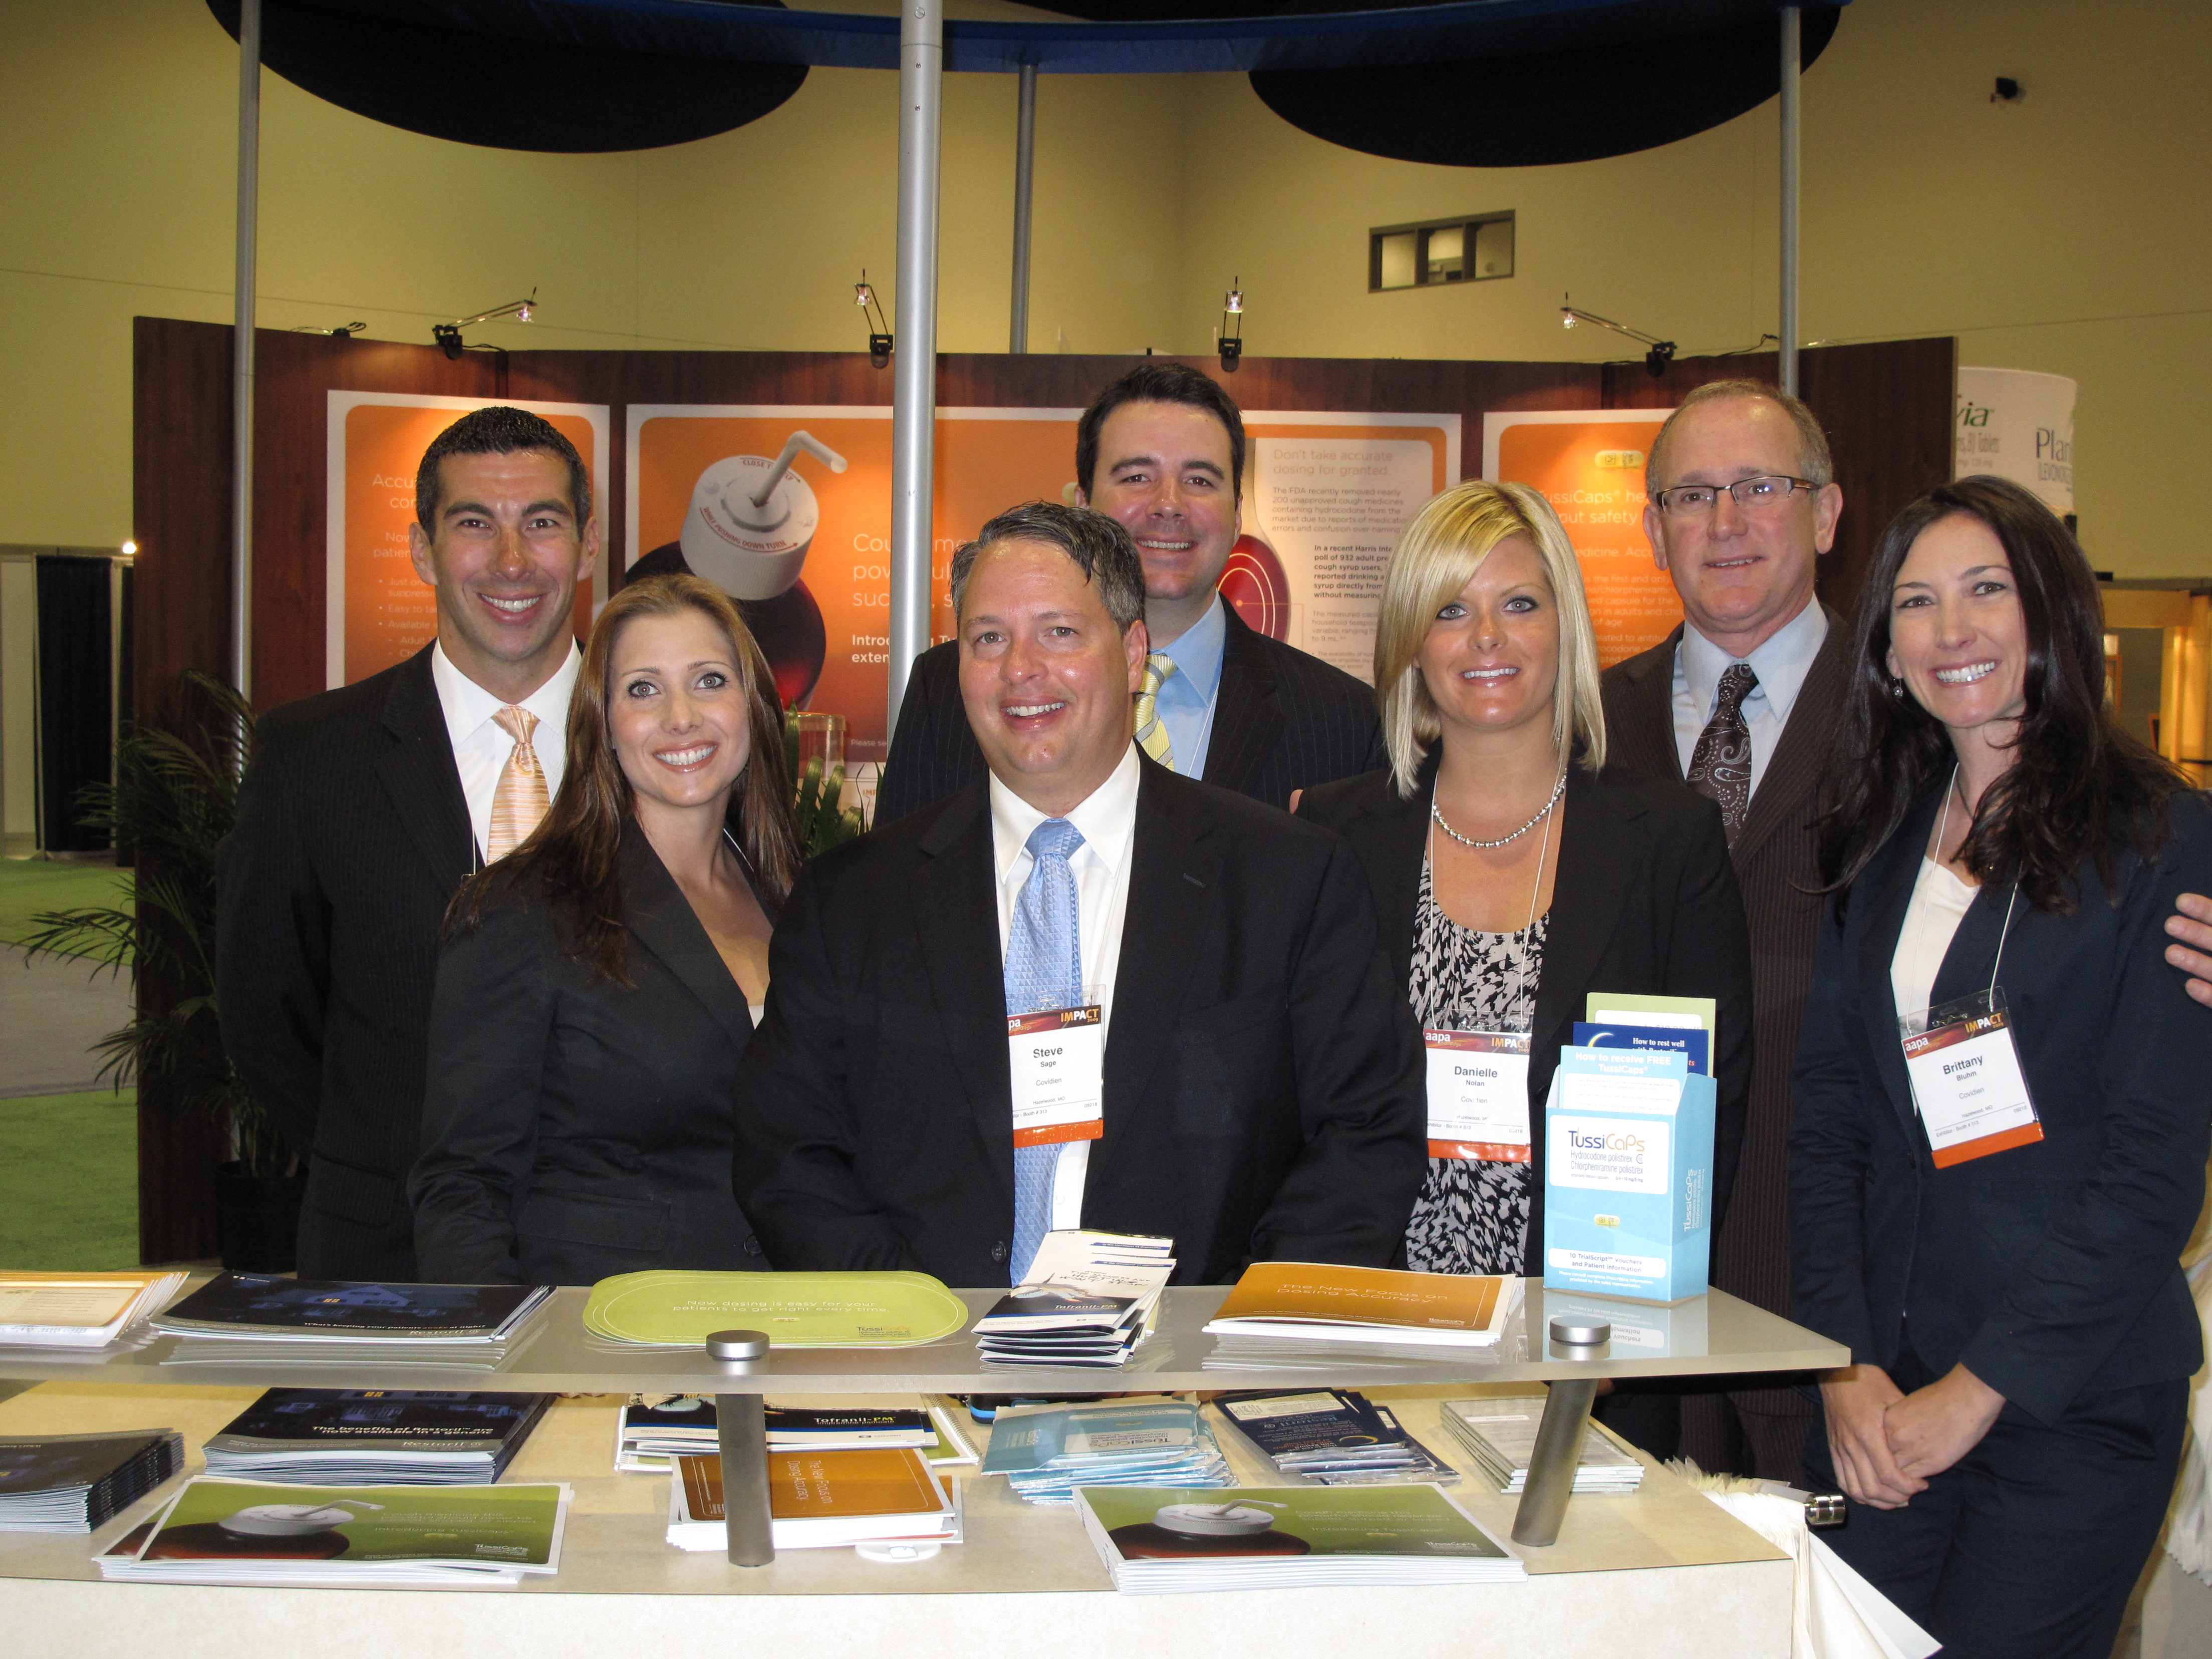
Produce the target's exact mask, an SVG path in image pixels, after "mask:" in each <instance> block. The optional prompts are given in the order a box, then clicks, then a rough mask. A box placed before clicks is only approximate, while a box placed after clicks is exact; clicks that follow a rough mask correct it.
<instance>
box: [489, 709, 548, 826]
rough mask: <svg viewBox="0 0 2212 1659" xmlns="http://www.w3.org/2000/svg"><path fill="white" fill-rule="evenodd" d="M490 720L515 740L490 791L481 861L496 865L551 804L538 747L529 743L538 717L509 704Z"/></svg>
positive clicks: (535, 823)
mask: <svg viewBox="0 0 2212 1659" xmlns="http://www.w3.org/2000/svg"><path fill="white" fill-rule="evenodd" d="M492 719H493V720H495V721H496V722H497V723H498V726H499V729H500V730H501V731H502V732H506V733H507V736H509V737H510V738H513V739H514V750H513V753H511V754H509V755H508V756H507V764H506V765H504V766H502V767H501V768H500V769H499V787H498V788H497V789H495V791H493V792H492V798H491V833H490V834H489V836H487V837H486V838H485V846H484V860H485V861H486V862H487V863H490V864H496V863H498V862H499V860H501V859H503V858H505V857H506V856H507V854H509V853H512V852H513V850H514V849H515V848H518V847H520V846H521V845H522V843H523V842H525V841H526V840H527V839H528V838H529V836H530V832H531V831H532V830H533V829H536V828H537V827H538V820H539V819H540V818H542V817H544V816H545V809H546V807H547V806H548V805H550V800H549V798H548V797H547V795H546V793H545V769H544V768H543V767H542V766H540V765H538V750H536V749H534V748H532V746H531V743H530V734H531V733H532V732H535V731H536V730H537V729H538V716H537V715H535V714H532V713H531V712H530V711H529V710H528V709H527V708H515V707H514V706H513V705H512V704H509V705H508V706H507V708H502V709H501V710H500V711H499V713H497V714H494V715H493V716H492Z"/></svg>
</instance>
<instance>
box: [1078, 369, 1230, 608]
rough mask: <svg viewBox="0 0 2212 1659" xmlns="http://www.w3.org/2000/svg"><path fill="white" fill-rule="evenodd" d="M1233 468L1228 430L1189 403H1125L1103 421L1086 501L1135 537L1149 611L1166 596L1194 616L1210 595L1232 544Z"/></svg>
mask: <svg viewBox="0 0 2212 1659" xmlns="http://www.w3.org/2000/svg"><path fill="white" fill-rule="evenodd" d="M1230 466H1231V461H1230V454H1229V432H1228V428H1225V427H1224V426H1223V425H1222V424H1221V422H1219V421H1218V419H1216V418H1215V417H1214V416H1213V415H1212V413H1211V412H1210V411H1209V410H1203V409H1199V408H1196V407H1194V405H1192V404H1162V403H1134V404H1122V405H1121V407H1120V408H1118V409H1116V410H1115V411H1114V412H1113V413H1112V414H1110V415H1109V416H1107V417H1106V421H1105V423H1104V425H1103V426H1102V427H1100V428H1099V429H1098V465H1097V471H1096V472H1095V473H1094V474H1093V475H1092V477H1091V493H1090V494H1089V495H1086V496H1085V498H1084V504H1085V506H1086V507H1096V508H1097V510H1098V511H1099V512H1101V513H1107V514H1108V515H1109V516H1111V517H1113V518H1116V519H1119V520H1121V522H1122V524H1123V525H1125V526H1127V528H1128V532H1129V534H1130V535H1131V536H1132V537H1133V538H1135V539H1136V543H1137V555H1138V556H1139V558H1141V559H1142V560H1143V561H1144V562H1145V598H1146V615H1147V616H1148V617H1149V616H1150V615H1151V614H1152V609H1153V606H1154V605H1155V604H1158V603H1159V602H1163V601H1164V602H1165V605H1166V607H1167V608H1168V609H1170V610H1176V608H1177V607H1179V606H1180V607H1182V609H1187V610H1188V611H1190V612H1191V613H1192V619H1194V618H1195V615H1196V613H1197V612H1198V611H1200V610H1202V609H1203V608H1204V605H1205V602H1206V600H1208V599H1211V598H1212V593H1213V589H1214V586H1215V584H1216V583H1218V582H1219V581H1220V580H1221V573H1222V571H1223V570H1224V569H1225V568H1226V567H1227V565H1228V563H1229V554H1230V550H1231V549H1232V548H1234V547H1235V546H1236V545H1237V480H1236V478H1235V477H1233V476H1232V475H1231V471H1230ZM1184 625H1185V626H1188V622H1187V621H1186V623H1185V624H1184ZM1180 631H1181V629H1176V632H1178V633H1179V632H1180ZM1165 637H1168V636H1164V637H1163V642H1165Z"/></svg>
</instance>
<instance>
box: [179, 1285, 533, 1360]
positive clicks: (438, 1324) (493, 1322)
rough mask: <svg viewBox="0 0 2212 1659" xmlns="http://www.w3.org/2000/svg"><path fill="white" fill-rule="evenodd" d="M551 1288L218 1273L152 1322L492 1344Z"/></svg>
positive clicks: (280, 1337) (411, 1342)
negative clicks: (397, 1282) (370, 1281)
mask: <svg viewBox="0 0 2212 1659" xmlns="http://www.w3.org/2000/svg"><path fill="white" fill-rule="evenodd" d="M552 1294H553V1291H552V1287H551V1286H550V1285H384V1284H374V1283H368V1282H363V1281H354V1280H327V1279H284V1278H279V1277H277V1276H276V1275H274V1274H270V1273H223V1274H221V1275H219V1276H218V1277H216V1278H215V1279H210V1281H209V1282H208V1283H207V1284H204V1285H201V1286H200V1287H199V1289H197V1291H193V1292H192V1293H191V1295H190V1296H188V1297H185V1299H184V1300H183V1301H181V1302H179V1303H178V1304H176V1305H175V1306H174V1307H173V1308H170V1309H168V1310H166V1311H165V1312H163V1313H162V1314H161V1316H159V1317H158V1318H156V1319H155V1322H154V1327H155V1329H156V1330H161V1331H166V1332H167V1333H169V1334H171V1335H173V1336H190V1337H192V1338H195V1339H200V1340H207V1339H214V1340H224V1341H231V1340H247V1341H256V1342H313V1343H325V1342H326V1343H347V1344H352V1345H355V1346H369V1347H375V1348H379V1349H382V1350H384V1351H385V1352H390V1350H391V1348H392V1346H404V1347H415V1346H424V1347H428V1346H434V1345H435V1346H446V1345H449V1344H450V1345H455V1346H471V1345H474V1346H497V1345H500V1344H503V1343H506V1342H507V1341H510V1340H512V1339H513V1336H514V1334H515V1333H516V1332H517V1331H518V1330H519V1329H520V1328H521V1327H522V1326H523V1325H524V1324H525V1323H526V1322H527V1321H528V1320H529V1318H530V1316H532V1314H534V1313H536V1312H537V1311H538V1309H539V1308H540V1307H541V1306H543V1305H544V1302H545V1299H546V1298H547V1297H550V1296H551V1295H552Z"/></svg>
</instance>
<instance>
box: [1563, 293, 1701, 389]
mask: <svg viewBox="0 0 2212 1659" xmlns="http://www.w3.org/2000/svg"><path fill="white" fill-rule="evenodd" d="M1568 301H1569V296H1568V295H1564V294H1563V295H1560V296H1559V326H1560V327H1561V328H1572V327H1574V325H1576V324H1577V323H1588V324H1589V325H1590V326H1591V327H1592V328H1609V329H1611V330H1612V331H1613V332H1614V333H1615V334H1620V335H1625V336H1626V337H1628V338H1629V339H1632V340H1633V341H1635V342H1636V343H1638V345H1641V346H1645V347H1648V348H1650V349H1648V350H1646V351H1645V352H1644V368H1646V369H1647V370H1648V371H1650V374H1651V375H1652V377H1653V378H1654V379H1655V380H1656V379H1657V378H1658V377H1659V376H1660V375H1662V374H1665V373H1666V372H1667V365H1668V364H1669V363H1671V362H1674V349H1675V348H1674V342H1673V341H1672V340H1662V339H1661V338H1660V337H1658V336H1657V335H1656V334H1646V333H1645V332H1644V331H1643V330H1642V329H1640V328H1631V327H1629V325H1627V324H1626V323H1616V322H1614V321H1613V319H1612V318H1610V317H1601V316H1599V315H1598V314H1597V313H1595V312H1594V311H1584V310H1583V308H1582V307H1579V306H1577V305H1573V304H1571V303H1569V302H1568Z"/></svg>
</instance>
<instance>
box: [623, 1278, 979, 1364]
mask: <svg viewBox="0 0 2212 1659" xmlns="http://www.w3.org/2000/svg"><path fill="white" fill-rule="evenodd" d="M967 1322H968V1304H966V1303H964V1302H963V1301H962V1300H961V1299H960V1298H959V1297H957V1296H955V1295H953V1294H952V1292H951V1291H948V1290H946V1289H945V1285H944V1284H943V1282H942V1281H940V1280H939V1279H932V1278H931V1277H930V1276H929V1275H928V1274H927V1273H683V1272H678V1271H677V1270H675V1269H673V1268H655V1269H653V1270H652V1271H650V1272H647V1273H617V1274H616V1275H615V1276H614V1277H613V1278H612V1279H601V1280H600V1281H599V1283H598V1284H596V1285H592V1295H591V1299H590V1300H589V1301H587V1302H586V1303H585V1304H584V1328H585V1329H586V1330H587V1331H589V1332H590V1333H591V1334H592V1335H594V1336H598V1337H604V1338H605V1339H606V1340H609V1341H611V1342H622V1343H630V1344H636V1345H638V1346H643V1347H649V1348H695V1349H696V1347H698V1346H699V1345H700V1344H701V1343H702V1342H704V1341H705V1340H707V1339H708V1337H709V1336H711V1335H712V1334H714V1332H716V1331H766V1332H768V1333H769V1334H770V1336H772V1337H773V1338H774V1340H775V1346H777V1347H779V1348H910V1347H914V1346H916V1345H918V1344H920V1343H923V1342H934V1341H936V1340H937V1339H938V1338H939V1337H940V1336H950V1335H951V1334H952V1333H953V1332H955V1331H957V1330H958V1329H959V1328H961V1327H962V1326H963V1325H964V1324H966V1323H967Z"/></svg>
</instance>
